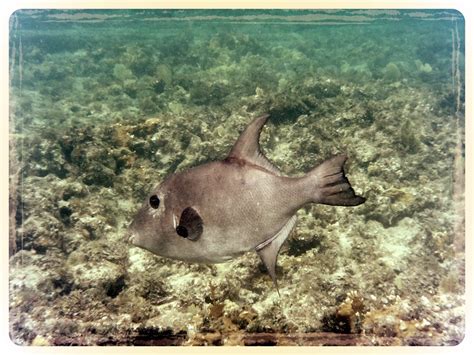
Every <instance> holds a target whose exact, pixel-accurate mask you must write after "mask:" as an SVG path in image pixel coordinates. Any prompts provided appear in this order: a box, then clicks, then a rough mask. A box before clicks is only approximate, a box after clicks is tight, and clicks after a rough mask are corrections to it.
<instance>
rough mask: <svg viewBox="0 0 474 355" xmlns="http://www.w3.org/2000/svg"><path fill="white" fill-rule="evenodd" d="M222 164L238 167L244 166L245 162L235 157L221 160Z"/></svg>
mask: <svg viewBox="0 0 474 355" xmlns="http://www.w3.org/2000/svg"><path fill="white" fill-rule="evenodd" d="M223 162H224V163H227V164H237V165H238V166H244V165H246V164H247V162H246V161H245V160H244V159H241V158H237V157H227V158H225V159H224V160H223Z"/></svg>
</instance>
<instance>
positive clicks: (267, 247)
mask: <svg viewBox="0 0 474 355" xmlns="http://www.w3.org/2000/svg"><path fill="white" fill-rule="evenodd" d="M295 223H296V216H293V217H291V218H290V219H289V220H288V222H286V224H285V225H284V226H283V228H282V229H280V231H279V232H278V233H277V234H275V235H274V236H273V237H271V238H269V239H267V240H266V241H264V242H263V243H261V244H259V245H257V247H256V248H255V250H256V251H257V253H258V255H260V258H261V259H262V261H263V263H264V264H265V267H266V268H267V270H268V273H269V274H270V276H271V278H272V280H273V284H274V285H275V287H276V289H277V292H278V295H279V294H280V291H279V290H278V284H277V278H276V272H275V268H276V263H277V257H278V252H279V251H280V248H281V246H282V245H283V243H284V242H285V240H286V238H288V235H289V234H290V232H291V230H292V229H293V227H294V226H295Z"/></svg>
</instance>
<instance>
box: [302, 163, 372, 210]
mask: <svg viewBox="0 0 474 355" xmlns="http://www.w3.org/2000/svg"><path fill="white" fill-rule="evenodd" d="M346 160H347V156H346V155H345V154H339V155H336V156H334V157H332V158H330V159H328V160H326V161H324V162H323V163H322V164H321V165H319V166H317V167H316V168H314V169H313V170H311V171H310V172H309V174H308V175H309V176H311V177H312V178H313V179H315V181H316V190H315V196H314V202H316V203H322V204H325V205H333V206H357V205H360V204H362V203H364V202H365V198H364V197H362V196H357V195H356V194H355V192H354V189H353V188H352V186H351V184H350V183H349V180H347V178H346V176H345V174H344V163H345V162H346Z"/></svg>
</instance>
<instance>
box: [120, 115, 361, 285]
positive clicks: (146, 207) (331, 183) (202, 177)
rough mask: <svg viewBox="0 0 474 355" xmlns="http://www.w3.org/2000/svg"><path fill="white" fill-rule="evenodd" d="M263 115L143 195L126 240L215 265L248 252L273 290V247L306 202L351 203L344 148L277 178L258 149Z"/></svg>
mask: <svg viewBox="0 0 474 355" xmlns="http://www.w3.org/2000/svg"><path fill="white" fill-rule="evenodd" d="M268 118H269V115H263V116H260V117H257V118H255V119H254V120H253V121H252V122H251V123H250V124H249V125H248V126H247V127H246V128H245V130H244V131H243V132H242V134H241V135H240V137H239V138H238V140H237V142H236V143H235V144H234V146H233V148H232V150H231V151H230V153H229V155H228V156H227V158H225V159H224V160H222V161H215V162H210V163H206V164H203V165H199V166H197V167H194V168H191V169H188V170H185V171H182V172H178V173H175V174H172V175H170V176H168V177H167V178H166V179H165V180H164V181H163V182H162V183H161V184H159V185H157V186H156V187H155V188H154V189H153V190H152V192H151V193H150V194H149V195H148V197H147V198H146V200H145V202H144V203H143V205H142V207H141V208H140V209H139V211H138V212H137V214H136V216H135V217H134V219H133V221H132V223H131V224H130V226H129V234H128V235H129V241H130V242H131V243H132V244H133V245H136V246H138V247H141V248H144V249H147V250H149V251H151V252H153V253H155V254H157V255H160V256H164V257H167V258H172V259H178V260H184V261H189V262H202V263H220V262H224V261H227V260H230V259H232V258H235V257H237V256H239V255H241V254H243V253H245V252H247V251H250V250H255V251H256V252H257V253H258V255H259V256H260V258H261V259H262V261H263V263H264V264H265V266H266V268H267V270H268V273H269V274H270V276H271V278H272V280H273V282H274V284H275V286H276V288H277V291H278V285H277V279H276V274H275V268H276V262H277V256H278V252H279V251H280V248H281V246H282V244H283V243H284V242H285V240H286V239H287V238H288V235H289V234H290V232H291V230H292V229H293V227H294V226H295V223H296V212H297V211H298V210H299V209H300V208H302V207H303V206H304V205H306V204H308V203H320V204H326V205H333V206H357V205H360V204H362V203H364V201H365V198H363V197H361V196H357V195H356V194H355V192H354V190H353V189H352V187H351V185H350V183H349V181H348V179H347V178H346V176H345V174H344V163H345V161H346V160H347V156H346V155H345V154H339V155H336V156H334V157H332V158H330V159H328V160H326V161H324V162H323V163H322V164H321V165H318V166H316V167H315V168H313V169H312V170H310V171H309V172H308V173H307V174H306V175H304V176H302V177H287V176H283V175H282V174H281V172H280V170H279V169H278V168H276V167H275V166H274V165H273V164H272V163H271V162H270V161H269V160H268V159H267V158H266V157H265V156H264V155H263V154H262V152H261V150H260V145H259V137H260V132H261V130H262V127H263V126H264V125H265V123H266V122H267V120H268Z"/></svg>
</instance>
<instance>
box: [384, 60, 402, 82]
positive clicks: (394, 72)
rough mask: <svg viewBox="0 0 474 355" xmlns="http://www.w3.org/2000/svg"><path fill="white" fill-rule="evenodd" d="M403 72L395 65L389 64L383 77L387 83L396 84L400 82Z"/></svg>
mask: <svg viewBox="0 0 474 355" xmlns="http://www.w3.org/2000/svg"><path fill="white" fill-rule="evenodd" d="M401 75H402V74H401V72H400V69H399V68H398V66H397V65H396V64H395V63H392V62H390V63H388V64H387V66H386V67H385V69H384V71H383V77H384V79H385V80H386V81H389V82H394V81H398V80H400V77H401Z"/></svg>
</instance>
